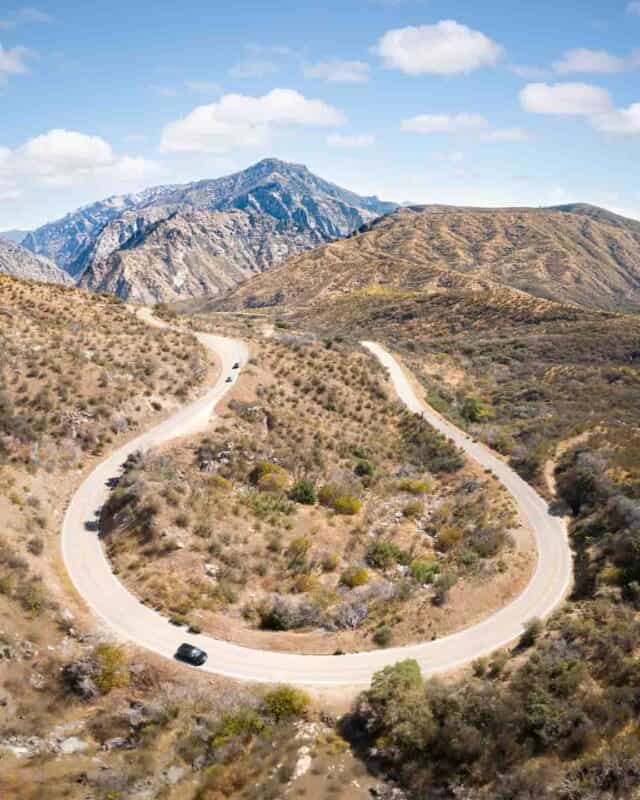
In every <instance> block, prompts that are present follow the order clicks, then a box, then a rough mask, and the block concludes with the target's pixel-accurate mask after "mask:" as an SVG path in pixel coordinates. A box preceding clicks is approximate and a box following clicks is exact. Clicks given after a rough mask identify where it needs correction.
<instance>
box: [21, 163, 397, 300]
mask: <svg viewBox="0 0 640 800" xmlns="http://www.w3.org/2000/svg"><path fill="white" fill-rule="evenodd" d="M395 207H396V206H395V205H394V204H393V203H384V202H381V201H379V200H378V199H377V198H375V197H360V196H359V195H356V194H354V193H353V192H350V191H348V190H346V189H342V188H340V187H338V186H336V185H334V184H332V183H329V182H327V181H324V180H322V179H321V178H319V177H317V176H316V175H314V174H313V173H311V172H310V171H309V170H308V169H307V168H306V167H305V166H303V165H300V164H289V163H287V162H283V161H278V160H276V159H265V160H263V161H261V162H259V163H258V164H255V165H254V166H252V167H249V168H248V169H246V170H243V171H242V172H238V173H234V174H233V175H228V176H225V177H222V178H218V179H215V180H203V181H197V182H194V183H189V184H185V185H169V186H159V187H155V188H153V189H149V190H146V191H144V192H140V193H138V194H134V195H123V196H119V197H112V198H108V199H107V200H104V201H101V202H98V203H93V204H92V205H89V206H85V207H83V208H81V209H78V210H77V211H75V212H73V213H71V214H68V215H67V216H66V217H64V218H63V219H61V220H58V221H56V222H52V223H49V224H47V225H45V226H43V227H42V228H39V229H38V230H36V231H33V232H32V233H30V234H28V235H27V237H26V238H25V240H24V246H25V247H27V248H29V249H30V250H32V251H33V252H34V253H36V254H39V255H44V256H46V257H49V258H51V259H52V260H54V261H55V262H56V263H57V264H58V266H60V267H62V268H63V269H65V270H66V271H67V272H69V274H71V275H72V276H73V277H74V278H75V279H76V280H78V281H79V282H80V283H81V285H83V286H86V287H87V288H94V287H95V286H97V285H98V284H101V283H102V282H103V280H102V279H103V277H104V276H105V275H106V274H107V273H113V270H114V269H115V265H116V264H120V263H123V261H127V262H128V263H129V270H130V271H131V270H132V269H133V267H132V265H131V263H130V262H131V258H130V257H129V256H128V255H127V256H126V257H125V256H123V257H122V258H121V255H122V254H120V255H116V253H118V252H119V251H120V250H121V249H122V251H123V252H124V251H126V252H127V254H128V253H129V252H130V251H132V250H134V249H136V250H139V251H140V259H139V260H140V263H141V264H146V263H147V262H148V252H146V251H145V248H146V247H148V250H149V251H150V252H154V251H155V250H156V246H157V238H158V234H157V225H158V223H160V222H162V221H166V222H167V223H170V221H171V220H172V219H173V218H174V217H175V215H183V214H184V215H187V216H189V217H191V216H192V215H194V214H196V215H197V214H200V217H199V218H198V223H197V224H196V228H195V229H194V231H192V235H191V237H190V239H191V241H192V243H193V244H194V247H195V251H198V250H205V251H206V250H207V247H208V244H207V242H206V241H204V242H202V244H201V245H200V244H199V243H197V242H195V240H194V239H195V233H196V231H202V230H203V225H202V223H203V218H202V215H201V213H200V212H202V213H205V212H206V213H209V214H211V215H212V216H211V218H210V221H211V223H212V224H215V223H220V224H222V225H223V227H225V230H224V231H223V232H222V233H221V236H222V238H223V239H226V238H227V237H228V230H229V227H231V228H233V227H234V222H233V221H232V220H226V219H223V218H222V217H220V216H216V215H215V212H235V211H242V212H245V214H246V215H247V220H248V221H249V222H251V223H255V225H256V226H257V230H260V231H261V232H262V234H263V235H269V234H270V232H272V233H273V235H274V236H275V239H276V241H274V242H273V243H272V242H270V241H265V242H264V243H263V245H262V247H261V248H258V249H261V250H262V251H263V256H262V257H261V258H256V259H255V261H254V262H253V263H252V264H251V265H249V269H250V270H252V271H257V270H261V269H268V268H269V267H271V266H273V264H274V263H279V260H280V255H279V254H280V253H282V255H283V256H284V257H286V256H288V255H290V254H291V253H298V252H301V251H302V250H305V249H308V248H310V247H314V246H316V245H317V244H323V243H326V242H328V241H331V240H332V239H335V238H338V237H343V236H347V235H349V234H350V233H351V232H352V231H354V230H355V229H357V228H359V227H360V226H361V225H363V224H364V223H366V222H369V221H371V220H373V219H374V218H375V217H377V216H379V215H381V214H384V213H386V212H388V211H390V210H392V209H394V208H395ZM260 215H263V216H265V217H266V218H268V219H269V220H270V222H269V223H268V224H265V222H264V220H261V219H259V216H260ZM233 219H237V218H236V217H234V218H233ZM185 225H187V226H188V222H187V223H185ZM168 227H169V228H171V225H170V224H168ZM183 227H184V226H183ZM147 236H149V237H150V241H149V243H148V244H147ZM210 236H214V238H215V231H213V230H208V229H207V231H206V235H205V239H208V238H209V237H210ZM285 238H288V239H289V240H290V245H289V246H283V242H284V239H285ZM252 239H255V236H253V237H252ZM167 244H168V245H169V246H168V247H167V248H166V249H165V259H164V262H163V263H164V267H163V269H164V270H165V271H166V274H164V275H163V276H162V278H163V280H162V282H163V283H164V284H165V285H167V286H168V285H170V284H172V283H173V284H174V285H175V283H176V281H175V280H174V278H175V276H174V275H173V274H172V270H173V269H174V268H176V265H175V264H174V263H173V259H174V257H175V259H176V264H179V265H182V266H184V263H185V261H184V258H183V255H184V254H183V253H182V252H178V253H176V254H173V253H172V252H171V247H170V241H169V242H168V243H167ZM244 244H245V243H243V242H242V241H241V242H239V243H238V247H239V249H240V250H242V249H243V247H244ZM226 249H227V250H228V251H229V252H231V250H232V248H230V247H229V248H226ZM195 251H194V257H195V258H196V259H197V256H195ZM269 253H271V256H269V255H267V254H269ZM112 256H113V258H112ZM240 260H242V259H240ZM158 266H159V265H158ZM211 266H212V267H213V264H212V265H211ZM234 267H235V263H234V261H233V259H232V261H231V263H230V265H229V270H230V273H233V272H234ZM222 268H223V265H222V262H220V261H219V260H218V262H217V264H216V269H217V270H220V269H222ZM85 272H86V273H87V274H86V275H85V274H84V273H85ZM214 277H215V276H214ZM218 277H219V278H220V281H221V282H222V283H225V282H226V277H225V276H224V275H219V276H218ZM204 279H205V275H204V274H200V275H199V276H198V278H195V276H194V280H193V281H183V282H182V283H180V280H179V279H178V283H180V285H181V286H182V287H184V288H183V291H185V292H186V291H192V290H194V289H193V287H195V286H196V285H197V286H199V292H200V293H202V292H203V291H207V290H208V289H209V288H210V289H211V290H212V291H215V290H216V285H215V284H216V281H215V280H213V281H212V283H211V285H210V286H209V284H208V283H207V281H205V285H203V280H204ZM132 281H133V283H135V279H134V278H133V275H132V274H130V275H129V277H128V278H126V279H124V278H123V280H115V283H114V281H109V283H110V284H112V285H115V284H118V285H129V284H130V283H131V282H132ZM150 281H151V277H150V276H149V275H141V282H142V283H144V284H148V283H149V282H150ZM187 286H191V287H192V289H190V290H187V289H186V287H187ZM132 291H133V294H134V295H135V294H136V290H135V287H134V289H133V290H132ZM138 293H139V294H140V293H141V294H145V290H144V289H142V288H141V289H140V292H138ZM167 299H169V298H167Z"/></svg>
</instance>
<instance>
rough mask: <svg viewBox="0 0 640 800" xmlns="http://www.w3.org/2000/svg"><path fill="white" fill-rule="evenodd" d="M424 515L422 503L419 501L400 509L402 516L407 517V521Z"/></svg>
mask: <svg viewBox="0 0 640 800" xmlns="http://www.w3.org/2000/svg"><path fill="white" fill-rule="evenodd" d="M423 514H424V503H421V502H420V501H419V500H414V501H413V502H412V503H407V505H406V506H405V507H404V508H403V509H402V516H403V517H407V519H415V518H416V517H421V516H422V515H423Z"/></svg>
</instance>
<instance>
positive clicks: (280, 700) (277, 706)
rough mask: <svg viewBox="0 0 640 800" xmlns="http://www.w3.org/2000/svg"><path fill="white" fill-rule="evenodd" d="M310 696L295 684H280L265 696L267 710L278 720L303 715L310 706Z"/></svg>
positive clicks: (264, 701) (264, 702) (265, 708)
mask: <svg viewBox="0 0 640 800" xmlns="http://www.w3.org/2000/svg"><path fill="white" fill-rule="evenodd" d="M309 703H310V698H309V695H308V694H307V693H306V692H303V691H302V690H301V689H296V688H295V687H294V686H279V687H278V688H277V689H272V690H271V691H270V692H267V694H265V696H264V700H263V705H264V710H265V712H266V713H267V714H268V715H269V716H271V717H273V718H274V719H275V720H276V722H280V721H281V720H283V719H289V718H291V717H302V716H303V715H304V714H305V713H306V711H307V709H308V708H309Z"/></svg>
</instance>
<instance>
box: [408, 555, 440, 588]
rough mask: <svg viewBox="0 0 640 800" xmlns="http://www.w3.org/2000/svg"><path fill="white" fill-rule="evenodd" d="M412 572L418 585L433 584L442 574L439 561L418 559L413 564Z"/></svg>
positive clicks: (411, 566)
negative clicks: (437, 576)
mask: <svg viewBox="0 0 640 800" xmlns="http://www.w3.org/2000/svg"><path fill="white" fill-rule="evenodd" d="M410 570H411V575H412V576H413V578H414V579H415V580H416V581H417V582H418V583H433V581H434V579H435V577H436V575H438V574H439V573H440V565H439V564H438V562H437V561H427V560H426V559H421V558H416V559H415V560H414V561H412V562H411V565H410Z"/></svg>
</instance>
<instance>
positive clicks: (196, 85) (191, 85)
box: [184, 81, 222, 94]
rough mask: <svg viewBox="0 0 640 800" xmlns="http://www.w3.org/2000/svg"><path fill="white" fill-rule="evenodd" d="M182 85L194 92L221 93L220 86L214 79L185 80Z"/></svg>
mask: <svg viewBox="0 0 640 800" xmlns="http://www.w3.org/2000/svg"><path fill="white" fill-rule="evenodd" d="M184 85H185V86H186V87H187V89H188V90H189V91H190V92H194V93H195V94H222V86H221V84H219V83H216V82H215V81H185V82H184Z"/></svg>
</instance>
